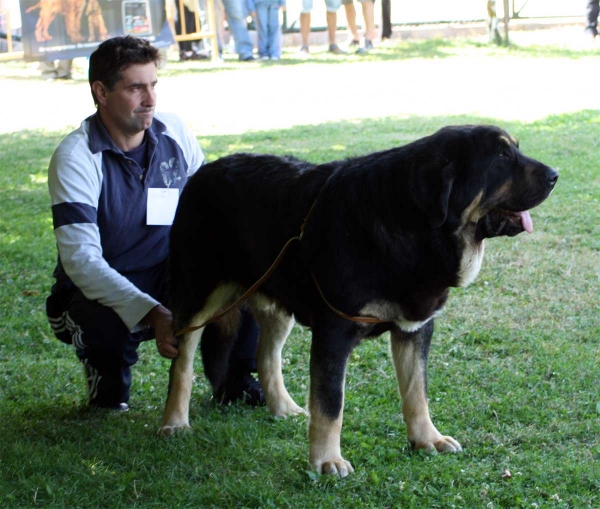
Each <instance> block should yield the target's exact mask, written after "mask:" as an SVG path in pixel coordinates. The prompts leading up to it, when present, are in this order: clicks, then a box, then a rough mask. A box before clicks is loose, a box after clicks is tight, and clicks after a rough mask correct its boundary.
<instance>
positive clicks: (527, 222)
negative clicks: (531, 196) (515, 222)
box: [519, 210, 533, 233]
mask: <svg viewBox="0 0 600 509" xmlns="http://www.w3.org/2000/svg"><path fill="white" fill-rule="evenodd" d="M519 215H520V216H521V224H522V225H523V228H525V231H526V232H527V233H532V232H533V221H532V220H531V216H530V215H529V211H528V210H526V211H525V212H519Z"/></svg>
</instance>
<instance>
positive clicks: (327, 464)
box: [308, 377, 354, 477]
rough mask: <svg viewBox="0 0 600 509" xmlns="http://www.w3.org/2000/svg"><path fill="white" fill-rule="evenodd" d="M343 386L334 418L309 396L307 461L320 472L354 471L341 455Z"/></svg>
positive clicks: (345, 474)
mask: <svg viewBox="0 0 600 509" xmlns="http://www.w3.org/2000/svg"><path fill="white" fill-rule="evenodd" d="M344 386H345V377H344V382H343V384H342V409H341V410H340V413H339V415H338V416H337V418H335V419H331V418H330V417H327V416H326V415H323V413H322V412H321V410H320V405H319V402H318V401H314V400H313V398H312V397H311V398H310V401H309V408H310V423H309V425H308V441H309V444H310V447H309V456H308V458H309V461H310V464H311V465H312V467H313V468H314V469H315V470H316V471H317V472H319V473H321V474H338V475H339V476H340V477H346V476H347V475H348V474H351V473H352V472H354V468H352V465H351V464H350V462H349V461H346V460H345V459H344V458H343V457H342V451H341V447H340V434H341V432H342V421H343V418H344Z"/></svg>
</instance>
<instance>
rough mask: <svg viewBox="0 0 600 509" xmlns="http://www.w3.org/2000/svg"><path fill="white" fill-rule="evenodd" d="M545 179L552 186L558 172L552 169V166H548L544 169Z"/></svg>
mask: <svg viewBox="0 0 600 509" xmlns="http://www.w3.org/2000/svg"><path fill="white" fill-rule="evenodd" d="M546 179H547V180H548V182H550V184H552V185H553V186H554V185H555V184H556V181H557V180H558V172H556V171H554V170H553V169H552V168H548V169H547V170H546Z"/></svg>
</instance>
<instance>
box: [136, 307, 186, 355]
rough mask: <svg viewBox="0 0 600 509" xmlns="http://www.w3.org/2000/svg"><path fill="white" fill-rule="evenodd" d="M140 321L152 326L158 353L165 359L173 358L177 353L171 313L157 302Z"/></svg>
mask: <svg viewBox="0 0 600 509" xmlns="http://www.w3.org/2000/svg"><path fill="white" fill-rule="evenodd" d="M142 323H144V324H145V325H150V326H151V327H152V328H154V333H155V334H156V347H157V348H158V351H159V353H160V354H161V355H162V356H163V357H166V358H167V359H175V358H177V356H178V355H179V350H178V349H177V343H178V341H177V338H176V337H175V331H174V330H173V315H172V314H171V311H169V310H168V309H167V308H166V307H164V306H162V305H161V304H159V305H158V306H155V307H153V308H152V309H151V310H150V312H149V313H148V314H147V315H146V316H145V317H144V319H143V320H142Z"/></svg>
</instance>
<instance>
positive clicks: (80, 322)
mask: <svg viewBox="0 0 600 509" xmlns="http://www.w3.org/2000/svg"><path fill="white" fill-rule="evenodd" d="M166 266H167V264H166V262H165V263H163V264H161V265H159V266H156V267H153V268H152V269H149V270H146V271H140V272H136V273H134V274H128V275H127V276H126V277H127V278H128V279H129V280H130V281H131V282H132V283H133V284H134V285H136V286H137V287H138V288H139V289H140V290H142V291H143V292H145V293H148V294H149V295H151V296H152V297H153V298H155V299H156V300H158V301H159V302H162V303H167V302H168V295H167V284H166V282H167V277H166V276H167V274H166V272H167V267H166ZM46 311H47V314H48V319H49V321H50V324H51V326H52V329H53V331H54V334H55V335H56V337H57V338H58V339H60V340H61V341H63V342H65V343H69V344H73V346H74V347H75V352H76V354H77V357H78V358H79V360H81V362H82V363H83V365H84V367H85V372H86V378H87V386H88V396H89V403H90V404H92V405H96V406H101V407H114V406H116V405H118V404H119V403H127V402H128V401H129V392H130V387H131V366H133V365H134V364H135V363H136V362H137V360H138V353H137V349H138V347H139V345H140V343H141V342H142V341H147V340H149V339H154V337H155V334H154V330H153V329H152V328H150V327H147V328H145V329H142V330H140V331H138V332H130V331H129V330H128V329H127V327H126V326H125V324H124V323H123V321H122V320H121V318H120V317H119V316H118V315H117V314H116V313H115V312H114V311H113V310H112V309H111V308H109V307H107V306H103V305H102V304H100V303H98V302H97V301H91V300H89V299H87V298H86V297H85V296H84V295H83V293H82V292H81V291H80V290H79V289H78V288H77V287H75V286H73V284H72V283H69V282H67V283H62V284H59V283H57V284H56V285H54V286H53V288H52V293H51V295H50V297H48V299H47V301H46ZM210 332H211V326H210V325H209V326H207V327H206V329H205V331H204V333H205V334H206V333H208V334H210ZM257 344H258V325H257V324H256V322H255V321H254V318H253V317H252V315H251V314H249V313H247V314H244V315H243V321H242V325H241V327H240V332H239V338H238V341H236V347H235V350H234V351H233V352H232V354H231V358H230V359H231V361H233V362H235V364H236V365H237V366H239V367H240V369H245V370H247V371H254V370H255V368H256V366H255V360H254V357H255V353H256V347H257Z"/></svg>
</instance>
